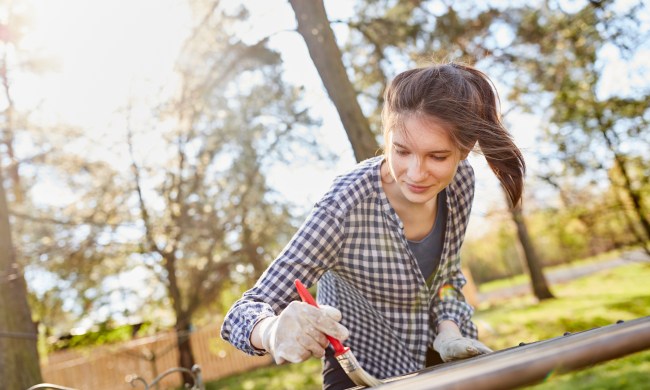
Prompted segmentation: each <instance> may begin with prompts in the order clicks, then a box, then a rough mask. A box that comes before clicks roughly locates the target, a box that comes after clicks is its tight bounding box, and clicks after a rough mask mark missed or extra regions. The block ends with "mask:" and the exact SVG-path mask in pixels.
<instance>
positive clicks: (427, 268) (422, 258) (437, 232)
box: [408, 190, 447, 284]
mask: <svg viewBox="0 0 650 390" xmlns="http://www.w3.org/2000/svg"><path fill="white" fill-rule="evenodd" d="M446 224H447V193H446V190H443V191H441V192H440V193H439V194H438V214H436V220H435V221H434V223H433V228H432V229H431V231H430V232H429V234H427V235H426V237H424V238H423V239H421V240H420V241H412V240H408V243H409V247H410V248H411V252H413V254H414V255H415V258H416V259H417V261H418V265H419V266H420V271H421V272H422V275H423V276H424V279H425V280H426V281H427V284H430V283H431V280H432V278H431V277H432V276H433V274H434V273H435V272H436V270H437V269H438V265H439V264H440V256H441V255H442V243H443V242H444V241H443V240H444V238H445V227H446V226H445V225H446Z"/></svg>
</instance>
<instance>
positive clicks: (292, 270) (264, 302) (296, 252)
mask: <svg viewBox="0 0 650 390" xmlns="http://www.w3.org/2000/svg"><path fill="white" fill-rule="evenodd" d="M342 235H343V233H342V223H341V220H340V218H339V217H336V216H335V213H334V212H331V211H328V210H327V209H326V207H323V206H320V205H316V207H315V208H314V209H313V210H312V212H311V213H310V215H309V216H308V217H307V219H306V220H305V222H304V223H303V225H302V226H301V227H300V228H299V229H298V231H297V232H296V234H295V235H294V236H293V238H292V239H291V240H290V241H289V243H288V244H287V246H286V247H285V248H284V249H283V250H282V252H281V253H280V255H279V256H278V257H277V258H276V259H275V260H274V261H273V262H272V263H271V265H270V266H269V267H268V268H267V269H266V271H264V273H263V274H262V276H261V277H260V278H259V279H258V280H257V283H256V284H255V286H254V287H253V288H251V289H250V290H248V291H246V292H245V293H244V294H243V296H242V297H241V298H240V299H239V300H238V301H237V302H235V303H234V304H233V306H232V307H231V308H230V310H229V311H228V313H227V314H226V317H225V319H224V322H223V325H222V327H221V337H222V338H223V339H224V340H226V341H228V342H230V343H231V344H232V345H234V346H235V347H236V348H238V349H240V350H242V351H244V352H246V353H248V354H250V355H263V354H265V353H266V352H265V351H260V350H258V349H256V348H255V347H253V346H252V345H251V343H250V335H251V332H252V330H253V328H254V326H255V324H257V322H258V321H260V320H261V319H263V318H265V317H269V316H273V315H276V314H279V313H280V312H281V311H282V310H284V308H286V307H287V306H288V305H289V303H290V302H291V301H294V300H299V299H300V297H299V296H298V293H297V292H296V291H295V287H294V281H295V280H296V279H300V281H301V282H303V283H304V284H305V285H306V286H307V287H310V286H311V285H313V284H314V283H316V281H318V279H319V278H320V277H321V275H322V274H323V273H324V272H325V271H327V270H328V269H330V268H332V267H333V266H334V264H335V263H336V260H337V255H338V252H339V249H340V246H341V243H342Z"/></svg>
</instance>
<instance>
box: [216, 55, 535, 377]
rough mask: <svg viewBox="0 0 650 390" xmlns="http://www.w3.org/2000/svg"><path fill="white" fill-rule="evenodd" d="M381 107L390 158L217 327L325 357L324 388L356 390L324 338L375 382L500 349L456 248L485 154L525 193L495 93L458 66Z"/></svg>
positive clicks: (295, 241)
mask: <svg viewBox="0 0 650 390" xmlns="http://www.w3.org/2000/svg"><path fill="white" fill-rule="evenodd" d="M384 98H385V103H384V106H383V111H382V124H383V132H384V141H385V151H384V155H383V156H378V157H375V158H371V159H368V160H366V161H363V162H361V163H359V164H358V165H357V166H356V167H355V168H354V169H353V170H352V171H350V172H349V173H347V174H344V175H342V176H340V177H338V178H337V179H336V180H335V181H334V183H333V185H332V187H331V188H330V190H329V191H328V192H327V193H326V194H325V195H324V196H323V198H322V199H321V200H320V201H319V202H318V203H317V204H316V205H315V206H314V208H313V210H312V212H311V214H310V215H309V217H308V218H307V220H306V221H305V222H304V224H303V225H302V227H301V228H300V229H299V230H298V232H297V233H296V234H295V236H294V237H293V238H292V240H291V241H290V242H289V243H288V245H287V246H286V247H285V248H284V250H283V251H282V253H280V255H279V256H278V258H277V259H276V260H275V261H274V262H273V263H272V264H271V265H270V266H269V268H268V269H267V270H266V272H265V273H264V274H263V275H262V276H261V277H260V279H259V280H258V282H257V284H256V285H255V286H254V287H253V288H252V289H251V290H249V291H247V292H246V293H244V295H243V297H242V298H241V299H240V300H239V301H237V302H236V303H235V304H234V305H233V307H232V308H231V309H230V311H229V312H228V314H227V316H226V319H225V321H224V324H223V327H222V337H223V338H224V339H225V340H227V341H229V342H231V343H232V344H233V345H235V346H236V347H237V348H239V349H241V350H243V351H245V352H247V353H249V354H255V355H262V354H265V353H270V354H272V355H273V357H274V359H275V361H276V362H277V363H282V362H284V361H290V362H300V361H303V360H306V359H307V358H309V357H311V356H315V357H323V356H324V360H323V361H324V369H323V375H324V376H323V383H324V388H326V389H338V388H347V387H352V386H354V384H353V383H352V382H351V381H350V380H349V378H347V376H346V375H345V373H344V372H343V371H342V369H341V367H340V366H339V365H338V362H337V361H336V359H334V358H333V357H332V352H331V348H327V345H328V343H327V339H326V338H325V336H324V335H325V334H328V335H331V336H334V337H336V338H339V339H341V340H345V344H346V345H347V346H349V347H350V348H351V350H352V351H353V353H354V355H355V357H356V358H357V360H358V361H359V362H360V364H361V366H362V367H363V368H364V369H365V370H366V371H367V372H368V373H370V374H371V375H374V376H375V377H378V378H387V377H392V376H396V375H401V374H404V373H407V372H412V371H416V370H419V369H422V368H423V367H425V366H428V365H431V364H434V362H436V360H437V361H438V362H439V359H442V360H443V361H451V360H455V359H463V358H467V357H471V356H475V355H479V354H482V353H488V352H491V351H490V349H489V348H487V347H486V346H485V345H483V344H482V343H480V342H479V341H478V340H477V338H478V334H477V330H476V327H475V325H474V324H473V323H472V321H471V316H472V314H473V309H472V307H471V306H470V305H469V304H467V303H466V301H465V299H464V297H463V295H462V293H461V289H462V287H463V285H464V284H465V282H466V280H465V278H464V276H463V274H462V272H461V267H460V258H459V252H460V247H461V244H462V242H463V239H464V235H465V230H466V228H467V223H468V218H469V215H470V209H471V205H472V200H473V197H474V185H475V183H474V174H473V170H472V168H471V166H470V165H469V163H468V161H467V160H466V158H467V155H468V154H469V152H470V151H471V150H473V149H474V148H475V145H476V144H478V146H479V148H480V151H481V153H482V154H483V155H484V156H485V158H486V160H487V162H488V164H489V166H490V167H491V169H492V171H493V172H494V173H495V174H496V176H497V177H498V179H499V180H500V181H501V183H502V185H503V187H504V188H505V189H506V191H507V193H508V195H509V198H510V201H511V202H512V204H517V203H518V202H519V201H520V199H521V195H522V191H523V175H524V171H525V164H524V160H523V157H522V155H521V152H520V151H519V149H518V148H517V146H516V145H515V144H514V143H513V141H512V138H511V136H510V135H509V133H508V132H507V130H506V129H505V128H504V126H503V124H502V123H501V121H500V118H499V112H498V96H497V95H496V91H495V90H494V89H493V84H492V83H491V81H490V80H489V78H488V77H487V76H486V75H485V74H483V73H482V72H480V71H478V70H477V69H475V68H473V67H470V66H467V65H461V64H456V63H451V64H444V65H433V66H429V67H425V68H417V69H412V70H409V71H406V72H404V73H401V74H399V75H398V76H397V77H396V78H395V79H394V80H393V81H392V82H391V83H390V85H389V86H388V88H387V89H386V92H385V95H384ZM295 279H300V280H301V281H302V282H303V283H305V284H306V285H307V286H310V285H312V284H314V283H316V282H318V301H319V304H320V305H321V308H320V309H318V308H315V307H312V306H309V305H307V304H305V303H302V302H299V297H298V295H297V293H296V291H295V290H294V288H293V282H294V280H295ZM434 351H435V352H434ZM436 352H437V353H436ZM437 355H439V357H438V356H437Z"/></svg>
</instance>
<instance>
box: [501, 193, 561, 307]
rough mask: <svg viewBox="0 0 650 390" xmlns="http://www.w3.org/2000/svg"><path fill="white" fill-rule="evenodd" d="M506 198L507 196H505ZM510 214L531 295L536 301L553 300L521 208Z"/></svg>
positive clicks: (516, 208)
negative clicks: (521, 250) (522, 254)
mask: <svg viewBox="0 0 650 390" xmlns="http://www.w3.org/2000/svg"><path fill="white" fill-rule="evenodd" d="M506 197H507V195H506ZM510 210H511V211H510V212H511V214H512V220H513V221H514V222H515V225H516V226H517V236H518V237H519V242H520V243H521V247H522V249H523V251H524V257H525V258H526V266H527V268H528V272H529V274H530V281H531V283H532V287H533V294H535V296H536V297H537V299H539V300H540V301H541V300H544V299H550V298H555V297H554V296H553V294H552V293H551V290H550V289H549V288H548V283H547V282H546V277H544V273H543V272H542V264H541V262H540V261H539V257H538V256H537V253H536V252H535V248H534V247H533V243H532V241H531V239H530V236H529V235H528V228H527V227H526V223H525V222H524V216H523V214H522V213H521V206H515V207H512V208H511V209H510Z"/></svg>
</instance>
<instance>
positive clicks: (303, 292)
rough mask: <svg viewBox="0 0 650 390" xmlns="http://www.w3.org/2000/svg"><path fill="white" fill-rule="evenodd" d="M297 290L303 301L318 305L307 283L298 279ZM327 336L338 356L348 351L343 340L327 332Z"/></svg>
mask: <svg viewBox="0 0 650 390" xmlns="http://www.w3.org/2000/svg"><path fill="white" fill-rule="evenodd" d="M296 290H298V295H300V298H301V299H302V301H303V302H305V303H308V304H310V305H312V306H314V307H318V304H317V303H316V301H315V300H314V297H312V296H311V294H310V293H309V290H307V287H305V285H304V284H302V283H301V282H300V280H298V279H296ZM325 336H326V337H327V339H328V340H329V342H330V344H332V348H334V353H335V355H336V356H338V355H340V354H342V353H345V352H347V351H348V348H346V347H344V346H343V344H341V342H340V341H338V340H337V339H335V338H334V337H332V336H330V335H327V334H326V335H325Z"/></svg>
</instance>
